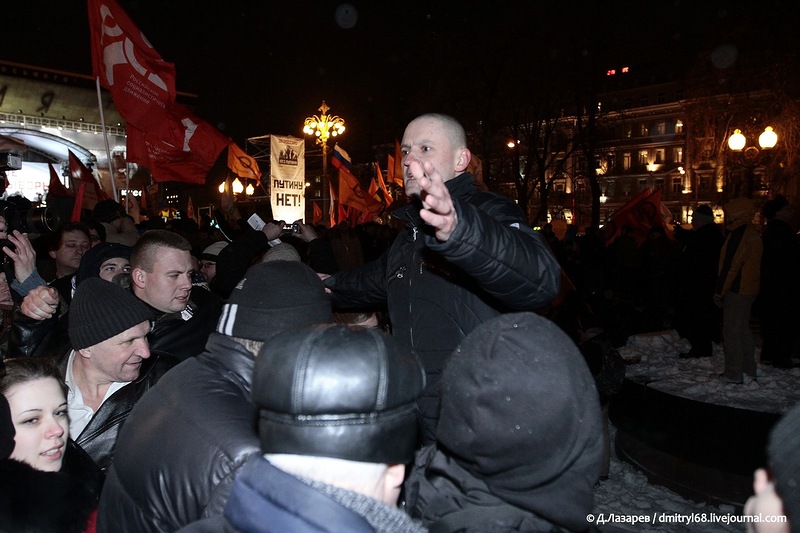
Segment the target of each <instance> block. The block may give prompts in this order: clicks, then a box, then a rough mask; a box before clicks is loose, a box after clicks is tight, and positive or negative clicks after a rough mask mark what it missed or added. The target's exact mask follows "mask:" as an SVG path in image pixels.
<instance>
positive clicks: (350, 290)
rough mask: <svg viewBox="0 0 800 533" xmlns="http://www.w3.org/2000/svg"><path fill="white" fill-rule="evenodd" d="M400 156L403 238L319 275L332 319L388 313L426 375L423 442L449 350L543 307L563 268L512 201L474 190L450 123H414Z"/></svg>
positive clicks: (441, 119) (434, 118)
mask: <svg viewBox="0 0 800 533" xmlns="http://www.w3.org/2000/svg"><path fill="white" fill-rule="evenodd" d="M401 148H402V153H403V178H404V180H405V192H406V194H407V195H408V196H409V197H410V198H411V202H410V203H409V204H407V205H405V206H403V207H401V208H399V209H397V210H395V211H394V212H393V213H392V215H393V216H395V217H396V218H398V219H399V220H401V221H402V222H404V223H405V225H406V228H407V231H405V232H401V233H400V234H398V236H397V238H396V239H395V241H394V243H393V244H392V246H391V248H390V249H389V250H388V251H387V252H385V253H384V254H383V255H382V256H381V257H380V258H379V259H377V260H376V261H373V262H371V263H368V264H366V265H364V266H362V267H359V268H357V269H354V270H347V271H342V272H337V273H335V274H333V275H331V276H330V277H328V276H325V275H321V277H322V278H323V279H325V284H326V286H327V287H328V288H329V289H330V290H331V292H332V297H333V306H334V309H336V310H337V311H339V310H348V309H369V308H372V309H376V308H379V307H381V306H384V305H388V311H389V321H390V323H391V324H392V332H393V334H394V335H395V336H396V337H397V338H398V340H399V341H400V342H401V344H402V346H403V347H404V348H405V349H407V350H413V351H414V352H415V353H416V354H417V355H418V356H419V357H420V359H421V360H422V364H423V365H424V366H425V370H426V372H427V374H428V385H427V390H426V391H425V393H424V394H423V396H422V398H420V401H419V406H420V411H421V412H422V415H423V417H424V422H425V426H426V428H425V429H426V432H425V438H426V440H427V441H431V440H432V439H433V436H434V433H435V428H436V422H437V419H438V414H437V412H438V381H439V375H440V373H441V369H442V367H443V366H444V364H445V361H446V360H447V358H448V357H449V356H450V353H451V352H452V350H453V349H454V348H455V347H456V345H457V344H458V343H459V341H461V340H462V339H463V338H464V337H465V336H466V335H467V334H468V333H469V332H470V331H472V330H473V329H475V328H476V327H477V326H478V325H480V324H481V323H483V322H485V321H486V320H488V319H490V318H493V317H495V316H497V315H499V314H501V313H505V312H509V311H521V310H536V309H538V308H541V307H544V306H545V305H547V304H548V303H550V301H551V300H552V299H553V298H554V297H555V296H556V295H557V294H558V288H559V282H560V275H561V274H560V273H561V269H560V266H559V265H558V262H557V261H556V258H555V257H554V256H553V254H552V252H551V251H550V249H549V248H548V246H547V244H546V243H545V242H544V240H543V239H542V237H541V235H540V234H539V233H537V232H534V231H533V230H532V229H531V228H530V227H529V225H528V223H527V221H526V217H525V214H524V213H523V212H522V211H521V210H520V208H519V207H518V206H517V205H516V204H515V203H514V202H512V201H511V200H510V199H508V198H506V197H503V196H500V195H497V194H494V193H490V192H486V191H481V190H479V189H478V187H477V185H476V184H475V183H474V178H473V176H472V174H470V173H469V172H467V166H468V165H469V163H470V160H471V157H472V155H471V153H470V151H469V149H468V148H467V140H466V134H465V132H464V129H463V128H462V126H461V125H460V124H459V123H458V122H457V121H456V120H455V119H454V118H452V117H449V116H446V115H440V114H427V115H422V116H420V117H418V118H416V119H414V120H412V121H411V123H410V124H409V125H408V127H406V131H405V133H404V135H403V142H402V146H401ZM326 278H327V279H326Z"/></svg>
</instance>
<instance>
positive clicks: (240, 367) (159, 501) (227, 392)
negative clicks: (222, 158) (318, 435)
mask: <svg viewBox="0 0 800 533" xmlns="http://www.w3.org/2000/svg"><path fill="white" fill-rule="evenodd" d="M332 320H333V319H332V313H331V308H330V302H329V301H328V297H327V295H326V294H325V288H324V286H323V284H322V282H321V281H320V279H319V277H318V276H317V275H316V273H315V272H314V271H313V270H311V268H309V267H308V266H306V265H305V264H303V263H300V262H297V261H272V262H268V263H258V264H256V265H254V266H252V267H250V268H249V269H248V270H247V272H246V273H245V276H244V278H243V279H242V280H241V281H240V282H239V283H238V284H237V285H236V287H235V288H234V289H233V291H232V292H231V296H230V298H229V299H228V301H227V303H226V304H225V306H224V307H223V310H222V315H221V316H220V319H219V322H218V325H217V332H216V333H212V334H211V335H210V336H209V338H208V343H207V345H206V351H205V352H204V353H202V354H201V355H199V356H197V357H194V358H190V359H188V360H186V361H184V362H183V363H182V364H181V365H179V366H178V367H177V368H175V369H173V370H172V371H171V372H170V373H169V374H168V375H167V376H165V378H164V379H163V380H162V381H161V382H159V383H158V385H157V386H156V387H154V388H153V389H152V390H151V391H150V393H149V394H147V396H146V397H145V398H143V399H142V401H141V402H139V404H138V405H137V406H136V408H135V409H134V411H133V413H132V415H131V416H130V417H129V418H128V421H127V422H126V424H125V428H124V430H123V431H122V432H121V435H120V439H119V442H118V448H117V459H116V461H115V463H114V465H113V467H112V468H111V470H110V471H109V475H108V478H107V480H106V484H105V487H104V489H103V495H102V501H101V506H100V512H99V518H98V520H99V521H98V525H99V530H100V531H125V530H127V531H139V532H145V531H175V530H177V529H179V528H181V527H183V526H185V525H187V524H189V523H191V522H194V521H196V520H199V519H201V518H203V517H207V516H214V515H219V514H221V513H222V509H223V507H224V505H225V501H226V500H227V498H228V494H229V492H230V488H231V484H232V483H233V479H234V477H235V475H236V473H237V472H238V471H239V469H240V468H241V467H242V466H243V465H244V464H245V462H246V461H247V459H248V458H249V457H250V456H251V455H253V454H255V453H258V451H259V443H258V435H257V434H256V431H255V426H254V421H255V419H256V409H255V407H254V406H253V404H252V400H251V383H252V380H253V368H254V366H255V363H256V355H258V353H259V351H260V350H261V348H262V346H265V347H267V349H269V348H270V347H271V346H272V344H271V339H272V337H274V336H275V335H277V334H278V333H281V332H283V331H286V330H289V329H293V328H299V327H303V326H308V325H312V324H325V323H330V322H332Z"/></svg>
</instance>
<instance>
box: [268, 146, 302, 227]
mask: <svg viewBox="0 0 800 533" xmlns="http://www.w3.org/2000/svg"><path fill="white" fill-rule="evenodd" d="M305 155H306V145H305V139H298V138H297V137H281V136H278V135H272V136H271V137H270V176H269V179H270V203H271V204H272V216H273V217H274V218H275V220H283V221H285V222H286V223H291V222H294V221H295V220H301V219H302V218H303V216H304V214H305V212H306V160H305Z"/></svg>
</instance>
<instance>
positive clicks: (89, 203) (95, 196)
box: [69, 150, 108, 209]
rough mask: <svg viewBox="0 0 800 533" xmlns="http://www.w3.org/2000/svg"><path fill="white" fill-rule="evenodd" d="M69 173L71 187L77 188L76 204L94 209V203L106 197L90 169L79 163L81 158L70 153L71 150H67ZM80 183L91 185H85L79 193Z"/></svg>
mask: <svg viewBox="0 0 800 533" xmlns="http://www.w3.org/2000/svg"><path fill="white" fill-rule="evenodd" d="M69 175H70V178H71V179H72V188H73V189H76V190H78V193H77V198H78V200H77V201H76V202H75V204H76V205H77V204H79V203H82V204H83V208H85V209H94V205H95V204H96V203H97V202H98V201H99V200H106V199H108V195H107V194H106V193H104V192H103V190H102V189H101V188H100V184H99V183H98V182H97V180H96V179H95V177H94V174H92V171H91V170H89V169H88V168H86V166H85V165H84V164H83V163H81V160H80V159H78V157H77V156H76V155H75V154H73V153H72V150H69ZM82 184H86V185H91V187H88V186H87V187H86V188H85V189H84V192H83V193H82V194H81V192H80V189H79V187H80V185H82Z"/></svg>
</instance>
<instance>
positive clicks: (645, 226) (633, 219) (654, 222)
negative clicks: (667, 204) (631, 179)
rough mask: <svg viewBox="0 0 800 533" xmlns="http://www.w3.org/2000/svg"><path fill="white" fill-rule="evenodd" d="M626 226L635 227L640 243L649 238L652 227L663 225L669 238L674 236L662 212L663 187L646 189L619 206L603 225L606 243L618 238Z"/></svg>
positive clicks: (637, 239) (636, 237)
mask: <svg viewBox="0 0 800 533" xmlns="http://www.w3.org/2000/svg"><path fill="white" fill-rule="evenodd" d="M624 226H631V227H632V228H633V229H634V238H635V239H636V241H637V242H638V243H639V244H642V243H643V242H644V241H645V240H647V233H648V231H649V230H650V228H656V227H663V228H664V229H665V230H666V235H667V237H668V238H670V239H672V238H674V236H673V234H672V230H671V229H670V228H669V226H668V225H667V224H666V223H665V222H664V218H663V216H662V214H661V189H658V190H656V191H655V192H650V189H644V190H643V191H641V192H640V193H639V194H637V195H636V196H635V197H634V198H632V199H631V200H630V201H629V202H628V203H627V204H625V205H624V206H622V207H621V208H619V209H618V210H617V211H616V212H615V213H614V214H613V215H612V217H611V219H609V221H608V222H607V223H606V224H605V225H604V226H603V234H604V237H605V240H606V244H608V243H610V242H611V241H613V240H614V238H616V236H617V235H618V234H619V232H620V231H621V230H622V228H623V227H624Z"/></svg>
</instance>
